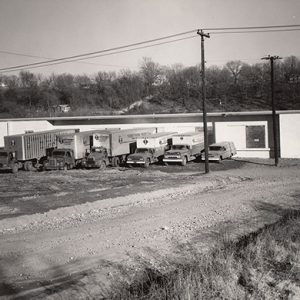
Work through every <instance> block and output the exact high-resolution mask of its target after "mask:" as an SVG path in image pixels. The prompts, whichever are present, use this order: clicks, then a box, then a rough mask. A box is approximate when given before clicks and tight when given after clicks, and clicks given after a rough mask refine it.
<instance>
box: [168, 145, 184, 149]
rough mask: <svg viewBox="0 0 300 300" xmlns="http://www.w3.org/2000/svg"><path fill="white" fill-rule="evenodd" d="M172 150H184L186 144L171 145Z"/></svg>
mask: <svg viewBox="0 0 300 300" xmlns="http://www.w3.org/2000/svg"><path fill="white" fill-rule="evenodd" d="M171 149H172V150H184V149H186V146H185V145H173V146H172V147H171Z"/></svg>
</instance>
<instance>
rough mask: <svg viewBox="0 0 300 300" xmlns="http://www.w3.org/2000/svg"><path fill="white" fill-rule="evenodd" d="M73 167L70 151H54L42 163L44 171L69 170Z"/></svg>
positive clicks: (71, 152)
mask: <svg viewBox="0 0 300 300" xmlns="http://www.w3.org/2000/svg"><path fill="white" fill-rule="evenodd" d="M74 167H75V158H74V152H73V150H72V149H55V150H53V151H52V154H51V156H50V157H48V159H47V160H45V161H44V163H43V169H44V170H70V169H73V168H74Z"/></svg>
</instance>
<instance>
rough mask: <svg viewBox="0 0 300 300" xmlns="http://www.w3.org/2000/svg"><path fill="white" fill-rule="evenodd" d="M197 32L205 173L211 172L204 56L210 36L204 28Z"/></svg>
mask: <svg viewBox="0 0 300 300" xmlns="http://www.w3.org/2000/svg"><path fill="white" fill-rule="evenodd" d="M197 34H199V35H200V36H201V78H202V112H203V130H204V151H205V152H204V153H205V173H209V162H208V132H207V118H206V103H205V102H206V86H205V57H204V38H205V37H206V38H209V37H210V36H209V34H205V33H204V32H203V30H202V29H201V30H198V31H197Z"/></svg>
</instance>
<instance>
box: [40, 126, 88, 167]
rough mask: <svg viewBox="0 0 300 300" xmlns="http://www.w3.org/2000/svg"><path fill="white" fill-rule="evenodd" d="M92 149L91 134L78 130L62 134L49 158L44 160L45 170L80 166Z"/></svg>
mask: <svg viewBox="0 0 300 300" xmlns="http://www.w3.org/2000/svg"><path fill="white" fill-rule="evenodd" d="M89 150H90V134H89V133H88V132H77V133H72V134H65V135H61V136H60V137H59V138H58V141H57V148H56V149H54V150H53V151H52V153H51V155H50V156H49V157H48V159H47V160H45V161H44V164H43V169H44V170H70V169H73V168H74V167H80V166H81V162H82V160H84V159H85V157H86V155H87V154H88V152H89Z"/></svg>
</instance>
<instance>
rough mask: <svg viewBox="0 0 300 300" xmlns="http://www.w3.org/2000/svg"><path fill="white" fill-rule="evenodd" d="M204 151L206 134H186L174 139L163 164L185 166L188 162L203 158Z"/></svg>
mask: <svg viewBox="0 0 300 300" xmlns="http://www.w3.org/2000/svg"><path fill="white" fill-rule="evenodd" d="M203 149H204V133H203V131H199V132H186V133H182V134H177V135H174V136H173V137H172V146H171V149H170V150H168V151H166V153H165V155H164V159H163V162H164V163H165V164H168V163H180V164H181V165H183V166H185V165H186V163H187V162H189V161H191V160H195V159H196V158H201V151H202V150H203Z"/></svg>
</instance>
